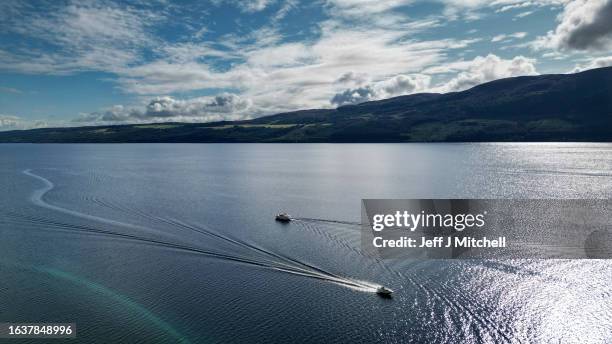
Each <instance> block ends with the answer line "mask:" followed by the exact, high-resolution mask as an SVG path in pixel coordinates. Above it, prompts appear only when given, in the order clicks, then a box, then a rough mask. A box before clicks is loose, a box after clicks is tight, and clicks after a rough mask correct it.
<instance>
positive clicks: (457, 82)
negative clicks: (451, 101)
mask: <svg viewBox="0 0 612 344" xmlns="http://www.w3.org/2000/svg"><path fill="white" fill-rule="evenodd" d="M449 66H450V68H455V69H459V70H463V71H461V72H460V73H459V74H458V75H457V76H456V77H454V78H452V79H451V80H449V81H448V82H446V83H444V84H443V85H441V86H438V87H436V88H435V90H436V91H437V92H451V91H461V90H465V89H468V88H471V87H474V86H476V85H479V84H482V83H485V82H488V81H492V80H496V79H501V78H508V77H514V76H521V75H537V74H538V73H537V71H536V67H535V60H534V59H529V58H526V57H524V56H516V57H514V58H513V59H511V60H507V59H502V58H500V57H498V56H496V55H493V54H489V55H487V56H486V57H482V56H478V57H476V58H475V59H474V60H472V61H461V62H458V63H455V64H450V65H449ZM449 71H450V70H446V71H445V72H449Z"/></svg>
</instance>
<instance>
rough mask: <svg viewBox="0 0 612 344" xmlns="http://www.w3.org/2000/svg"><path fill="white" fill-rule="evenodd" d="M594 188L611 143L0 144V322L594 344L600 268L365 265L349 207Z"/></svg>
mask: <svg viewBox="0 0 612 344" xmlns="http://www.w3.org/2000/svg"><path fill="white" fill-rule="evenodd" d="M611 194H612V145H609V144H392V145H384V144H368V145H325V144H313V145H282V144H275V145H265V144H262V145H255V144H245V145H241V144H218V145H217V144H214V145H179V144H174V145H148V144H146V145H0V252H1V256H0V277H1V278H0V322H76V323H77V328H78V331H77V332H78V340H79V341H80V342H100V343H109V342H119V341H127V342H185V343H228V342H247V343H254V342H291V343H293V342H316V343H320V342H326V343H355V342H374V341H376V342H387V343H403V342H410V341H413V342H418V341H430V342H445V341H452V342H488V341H498V342H554V343H558V342H563V343H568V342H581V343H583V342H593V343H602V342H610V341H612V325H611V324H612V299H611V296H612V292H611V290H610V285H612V263H610V262H609V261H597V260H589V261H586V260H529V261H527V260H521V261H386V260H385V261H382V260H380V259H378V258H376V257H370V256H367V255H365V254H363V253H362V252H361V250H360V236H359V226H358V225H356V223H357V222H359V219H360V200H361V199H362V198H469V197H473V198H608V197H609V196H610V195H611ZM279 210H284V211H287V212H289V213H291V214H292V215H294V216H296V217H298V218H302V220H299V221H295V222H292V223H290V224H281V223H277V222H275V221H274V219H273V216H274V214H275V213H277V212H278V211H279ZM379 284H383V285H385V286H388V287H391V288H393V289H394V290H395V291H396V292H395V294H394V297H393V298H392V299H383V298H380V297H378V296H376V294H374V293H373V290H374V289H375V288H376V286H377V285H379ZM34 342H35V341H34Z"/></svg>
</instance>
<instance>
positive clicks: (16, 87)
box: [0, 0, 612, 130]
mask: <svg viewBox="0 0 612 344" xmlns="http://www.w3.org/2000/svg"><path fill="white" fill-rule="evenodd" d="M610 48H612V0H489V1H485V0H463V1H461V0H435V1H419V0H387V1H385V0H320V1H316V0H315V1H303V2H302V1H298V0H210V1H191V2H190V1H180V2H171V1H162V0H158V1H144V0H133V1H122V2H120V1H106V0H89V1H87V0H86V1H74V2H73V1H42V0H41V1H32V2H28V1H13V0H3V1H2V2H1V3H0V130H10V129H21V128H33V127H44V126H72V125H91V124H110V123H139V122H165V121H185V122H199V121H215V120H225V119H229V120H234V119H245V118H253V117H258V116H262V115H265V114H271V113H277V112H283V111H291V110H296V109H303V108H330V107H336V106H339V105H344V104H355V103H359V102H363V101H368V100H376V99H383V98H389V97H393V96H399V95H405V94H412V93H418V92H450V91H458V90H464V89H467V88H469V87H472V86H474V85H477V84H480V83H483V82H487V81H490V80H495V79H499V78H504V77H510V76H517V75H536V74H544V73H570V72H575V71H580V70H584V69H589V68H595V67H602V66H608V65H612V56H611V55H610V53H609V52H610Z"/></svg>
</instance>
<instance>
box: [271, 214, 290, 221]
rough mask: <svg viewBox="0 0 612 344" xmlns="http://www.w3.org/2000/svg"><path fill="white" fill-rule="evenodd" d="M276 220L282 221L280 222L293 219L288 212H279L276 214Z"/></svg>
mask: <svg viewBox="0 0 612 344" xmlns="http://www.w3.org/2000/svg"><path fill="white" fill-rule="evenodd" d="M275 219H276V221H280V222H289V221H291V220H292V218H291V215H289V214H287V213H278V214H276V218H275Z"/></svg>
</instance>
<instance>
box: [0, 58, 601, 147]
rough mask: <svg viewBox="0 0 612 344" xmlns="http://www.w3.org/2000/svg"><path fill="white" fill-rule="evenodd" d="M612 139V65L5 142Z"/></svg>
mask: <svg viewBox="0 0 612 344" xmlns="http://www.w3.org/2000/svg"><path fill="white" fill-rule="evenodd" d="M478 141H517V142H518V141H612V67H607V68H599V69H593V70H589V71H585V72H582V73H577V74H559V75H540V76H525V77H516V78H508V79H501V80H496V81H493V82H489V83H485V84H482V85H479V86H476V87H474V88H472V89H469V90H466V91H462V92H454V93H446V94H433V93H423V94H414V95H408V96H402V97H396V98H391V99H386V100H380V101H372V102H367V103H363V104H359V105H351V106H342V107H339V108H337V109H321V110H316V109H315V110H302V111H295V112H289V113H282V114H277V115H272V116H266V117H261V118H257V119H254V120H249V121H238V122H216V123H198V124H193V123H191V124H186V123H163V124H138V125H120V126H98V127H78V128H46V129H33V130H20V131H8V132H0V142H4V143H6V142H33V143H43V142H60V143H69V142H104V143H106V142H108V143H110V142H478Z"/></svg>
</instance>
